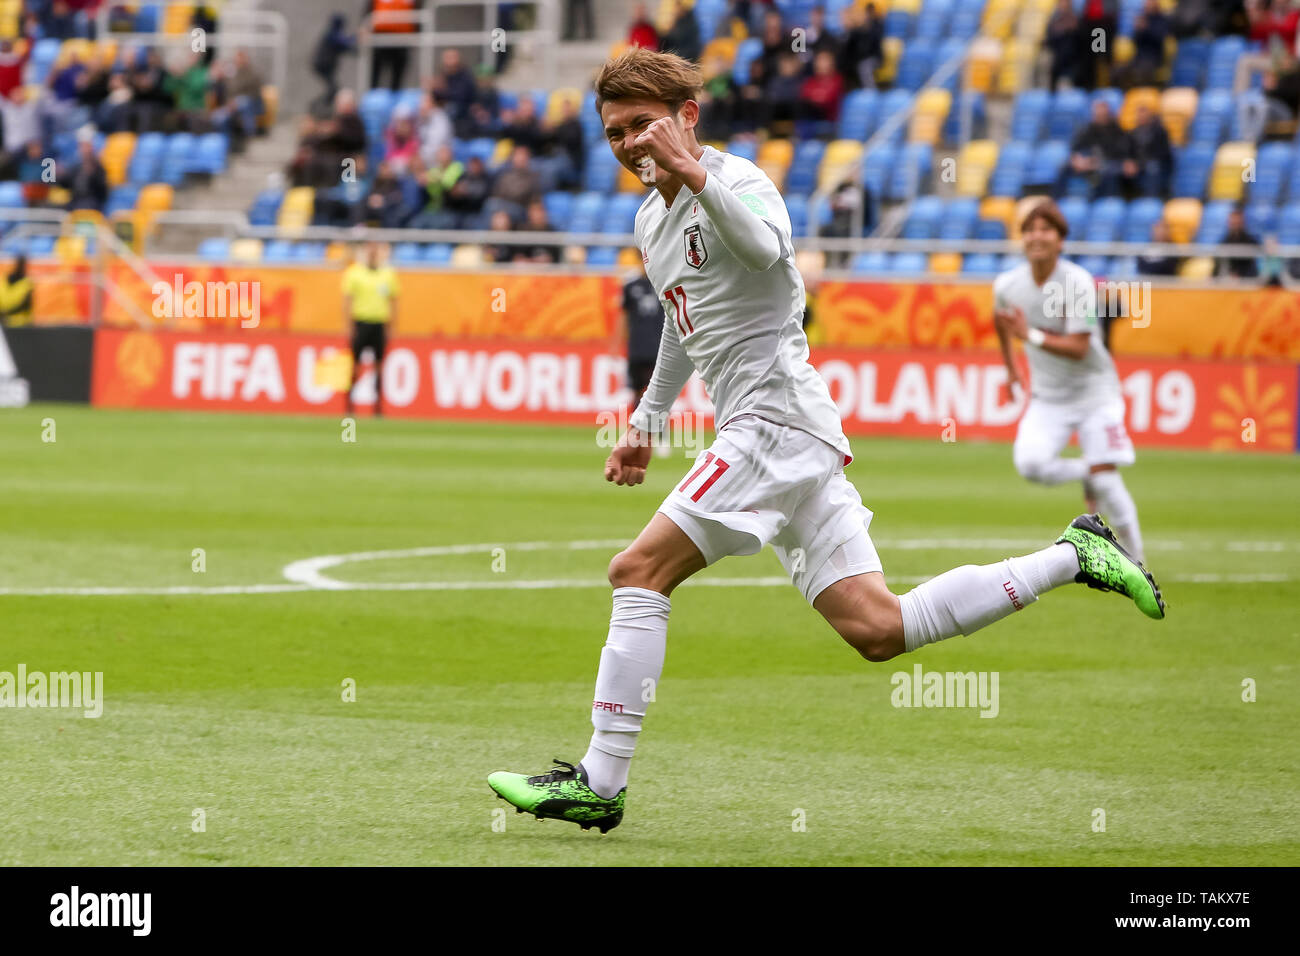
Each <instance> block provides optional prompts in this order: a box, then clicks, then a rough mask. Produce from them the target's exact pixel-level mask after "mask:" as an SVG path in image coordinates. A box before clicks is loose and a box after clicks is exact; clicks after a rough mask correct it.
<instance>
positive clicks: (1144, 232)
mask: <svg viewBox="0 0 1300 956" xmlns="http://www.w3.org/2000/svg"><path fill="white" fill-rule="evenodd" d="M1164 214H1165V204H1164V203H1163V202H1162V201H1161V200H1159V199H1154V198H1152V197H1150V196H1147V197H1144V198H1142V199H1134V200H1133V201H1132V202H1131V203H1129V205H1128V216H1127V217H1126V218H1125V220H1124V228H1123V230H1122V231H1121V232H1120V240H1121V241H1122V242H1148V241H1150V239H1151V227H1152V226H1154V225H1155V224H1156V222H1157V221H1159V220H1160V219H1162V218H1163V217H1164Z"/></svg>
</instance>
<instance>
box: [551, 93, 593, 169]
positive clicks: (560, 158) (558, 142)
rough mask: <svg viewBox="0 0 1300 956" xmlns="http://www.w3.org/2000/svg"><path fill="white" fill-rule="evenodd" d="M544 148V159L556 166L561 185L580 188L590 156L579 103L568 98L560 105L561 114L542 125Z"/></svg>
mask: <svg viewBox="0 0 1300 956" xmlns="http://www.w3.org/2000/svg"><path fill="white" fill-rule="evenodd" d="M541 148H542V158H543V160H544V161H546V162H547V163H548V164H549V165H550V166H551V167H552V170H553V178H554V179H555V182H556V184H557V186H558V187H559V188H561V189H565V188H570V187H577V186H578V185H579V184H580V183H581V182H582V170H583V166H584V164H585V160H586V157H585V156H584V154H583V146H582V122H581V121H580V120H579V119H578V105H577V104H576V103H573V102H571V101H567V100H566V101H565V102H564V104H563V105H562V106H561V107H560V115H559V117H558V118H557V119H556V120H554V121H553V122H544V123H543V124H542V142H541Z"/></svg>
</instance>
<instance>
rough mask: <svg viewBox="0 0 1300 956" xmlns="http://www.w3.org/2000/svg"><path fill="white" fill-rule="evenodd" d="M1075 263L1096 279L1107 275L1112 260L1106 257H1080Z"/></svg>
mask: <svg viewBox="0 0 1300 956" xmlns="http://www.w3.org/2000/svg"><path fill="white" fill-rule="evenodd" d="M1074 261H1075V262H1076V263H1078V265H1079V266H1080V267H1081V268H1084V269H1087V270H1088V271H1089V272H1090V273H1092V275H1093V276H1094V277H1101V276H1104V275H1106V274H1107V271H1108V270H1109V268H1110V260H1109V259H1107V258H1106V257H1105V256H1080V257H1079V258H1078V259H1075V260H1074Z"/></svg>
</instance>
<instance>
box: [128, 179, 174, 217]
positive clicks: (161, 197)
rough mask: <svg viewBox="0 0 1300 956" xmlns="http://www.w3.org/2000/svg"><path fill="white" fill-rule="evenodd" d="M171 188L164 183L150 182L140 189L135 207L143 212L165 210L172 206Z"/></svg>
mask: <svg viewBox="0 0 1300 956" xmlns="http://www.w3.org/2000/svg"><path fill="white" fill-rule="evenodd" d="M172 198H173V194H172V188H171V187H170V186H168V185H167V184H166V183H150V184H149V185H148V186H145V187H144V189H141V190H140V197H139V198H138V199H137V200H136V203H135V208H136V209H137V210H139V211H140V212H144V213H155V212H166V211H167V210H168V209H171V208H172Z"/></svg>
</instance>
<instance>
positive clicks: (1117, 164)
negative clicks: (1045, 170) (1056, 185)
mask: <svg viewBox="0 0 1300 956" xmlns="http://www.w3.org/2000/svg"><path fill="white" fill-rule="evenodd" d="M1132 155H1133V146H1132V141H1131V140H1130V139H1129V136H1128V134H1127V133H1125V132H1124V130H1123V129H1121V128H1120V125H1119V123H1117V122H1115V117H1114V116H1112V115H1111V112H1110V105H1109V104H1108V103H1107V102H1106V101H1105V100H1097V101H1096V102H1095V103H1093V104H1092V121H1091V122H1089V123H1088V124H1087V125H1085V126H1084V127H1083V128H1082V129H1080V130H1079V132H1078V133H1076V134H1075V136H1074V140H1073V141H1072V142H1071V143H1070V161H1069V162H1068V163H1067V164H1066V166H1065V169H1064V171H1063V173H1064V175H1067V176H1068V175H1071V174H1072V175H1075V176H1082V177H1084V178H1085V179H1088V180H1089V182H1090V183H1091V186H1092V188H1091V193H1092V198H1094V199H1097V198H1100V197H1103V196H1118V195H1119V193H1120V188H1121V186H1122V185H1123V179H1124V163H1125V161H1127V160H1130V159H1132ZM1064 185H1065V184H1064V182H1062V184H1061V186H1062V190H1063V189H1064Z"/></svg>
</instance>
